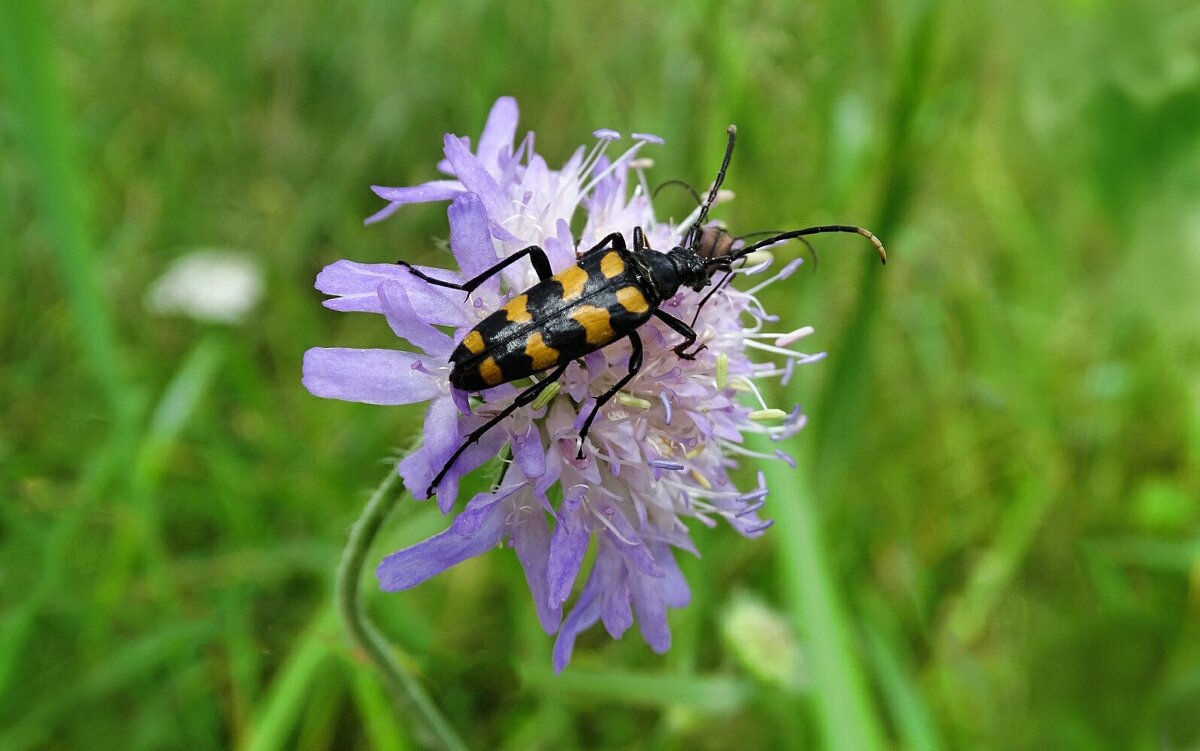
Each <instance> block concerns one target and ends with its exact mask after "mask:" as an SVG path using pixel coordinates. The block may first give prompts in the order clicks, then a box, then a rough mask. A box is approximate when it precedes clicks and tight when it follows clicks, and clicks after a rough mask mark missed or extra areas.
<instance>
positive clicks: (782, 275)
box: [746, 258, 804, 295]
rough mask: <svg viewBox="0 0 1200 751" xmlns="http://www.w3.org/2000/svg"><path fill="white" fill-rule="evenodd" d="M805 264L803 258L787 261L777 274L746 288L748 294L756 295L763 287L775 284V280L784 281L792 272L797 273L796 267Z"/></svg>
mask: <svg viewBox="0 0 1200 751" xmlns="http://www.w3.org/2000/svg"><path fill="white" fill-rule="evenodd" d="M803 264H804V259H803V258H793V259H792V260H790V261H788V262H787V265H786V266H784V267H783V268H782V269H780V270H779V273H777V274H775V276H773V277H771V278H770V279H767V280H765V281H763V282H760V283H759V284H757V285H755V286H753V287H751V288H750V289H748V290H746V294H747V295H756V294H758V293H759V292H761V291H762V290H763V289H765V288H766V287H769V286H771V285H772V284H774V283H775V282H782V281H783V280H784V279H787V278H788V277H789V276H791V275H792V274H795V273H796V269H798V268H800V267H801V266H802V265H803Z"/></svg>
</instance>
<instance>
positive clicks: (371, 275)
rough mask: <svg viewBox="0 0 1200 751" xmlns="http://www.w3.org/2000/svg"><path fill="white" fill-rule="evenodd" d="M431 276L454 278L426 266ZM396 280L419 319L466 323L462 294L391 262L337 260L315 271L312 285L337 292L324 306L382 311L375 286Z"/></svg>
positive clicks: (351, 309)
mask: <svg viewBox="0 0 1200 751" xmlns="http://www.w3.org/2000/svg"><path fill="white" fill-rule="evenodd" d="M418 268H419V269H420V270H421V271H423V272H426V271H427V272H428V273H429V274H430V276H433V277H435V278H442V279H446V280H447V281H458V280H457V278H456V276H455V274H453V273H451V272H449V271H443V270H441V269H428V270H427V269H426V268H424V267H418ZM389 281H392V282H396V283H398V284H400V285H402V286H403V287H404V291H405V294H407V295H408V299H409V302H410V303H411V304H412V306H413V308H414V309H415V310H416V311H417V312H418V313H419V314H420V315H421V319H422V320H424V321H425V322H427V323H432V324H433V325H435V326H456V327H461V326H465V325H467V323H468V322H469V319H468V318H467V316H466V313H465V312H464V311H463V304H462V293H461V292H457V291H450V290H446V289H444V288H439V287H435V286H434V285H432V284H430V283H429V282H426V281H425V280H423V279H419V278H417V277H416V276H414V275H413V274H412V273H410V272H409V270H408V269H406V268H404V267H403V266H398V265H396V264H394V263H354V262H353V261H337V262H336V263H331V264H329V265H328V266H326V267H325V268H324V269H323V270H322V271H321V273H320V274H317V283H316V287H317V289H318V290H320V291H321V292H324V293H325V294H327V295H337V297H335V298H333V299H332V300H326V301H325V303H324V304H325V307H327V308H331V309H333V310H340V311H357V312H364V313H382V312H383V305H382V303H380V301H379V285H380V284H382V283H383V282H389Z"/></svg>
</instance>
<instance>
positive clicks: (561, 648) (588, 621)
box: [554, 572, 600, 673]
mask: <svg viewBox="0 0 1200 751" xmlns="http://www.w3.org/2000/svg"><path fill="white" fill-rule="evenodd" d="M598 620H600V578H599V577H597V576H596V575H595V572H593V574H592V576H591V578H589V579H588V582H587V584H585V585H584V587H583V592H581V593H580V594H579V600H578V602H576V603H575V607H573V608H571V612H570V613H569V614H568V615H567V618H566V620H565V621H563V624H562V628H560V629H559V631H558V638H557V639H555V640H554V672H556V673H561V672H562V671H563V668H565V667H566V666H567V663H568V662H570V661H571V652H572V651H574V649H575V637H577V636H579V635H580V634H581V633H583V632H584V631H587V630H588V629H589V628H591V627H592V626H593V625H594V624H595V623H596V621H598Z"/></svg>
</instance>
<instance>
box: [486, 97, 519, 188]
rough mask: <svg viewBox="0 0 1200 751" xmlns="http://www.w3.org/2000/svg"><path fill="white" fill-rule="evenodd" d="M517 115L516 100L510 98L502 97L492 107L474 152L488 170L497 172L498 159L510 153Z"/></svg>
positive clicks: (515, 132) (514, 135)
mask: <svg viewBox="0 0 1200 751" xmlns="http://www.w3.org/2000/svg"><path fill="white" fill-rule="evenodd" d="M519 114H520V113H519V111H518V109H517V100H516V99H513V98H512V97H510V96H502V97H500V98H499V99H497V100H496V103H495V104H493V105H492V110H491V112H489V113H488V118H487V124H485V125H484V126H483V133H481V134H480V135H479V148H478V149H476V150H475V154H476V155H477V156H478V157H479V158H480V160H482V161H483V163H484V164H485V165H487V166H488V167H489V168H495V169H497V170H498V169H499V166H500V157H501V156H504V155H505V154H507V153H509V152H511V151H512V144H513V138H515V137H516V135H517V118H518V115H519Z"/></svg>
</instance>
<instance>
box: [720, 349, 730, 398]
mask: <svg viewBox="0 0 1200 751" xmlns="http://www.w3.org/2000/svg"><path fill="white" fill-rule="evenodd" d="M728 383H729V355H728V354H726V353H724V352H722V353H721V354H719V355H717V388H719V389H721V390H724V389H725V386H726V385H728Z"/></svg>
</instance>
